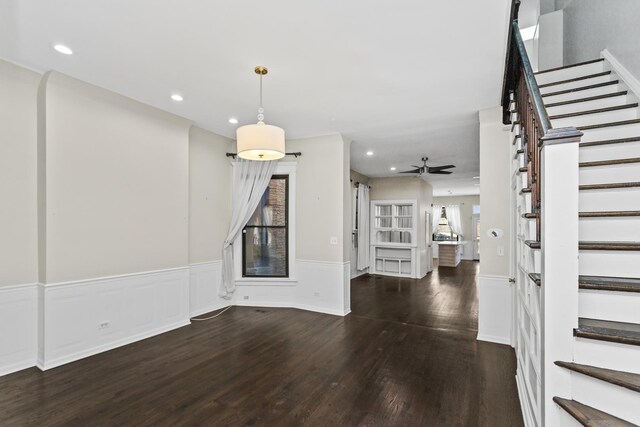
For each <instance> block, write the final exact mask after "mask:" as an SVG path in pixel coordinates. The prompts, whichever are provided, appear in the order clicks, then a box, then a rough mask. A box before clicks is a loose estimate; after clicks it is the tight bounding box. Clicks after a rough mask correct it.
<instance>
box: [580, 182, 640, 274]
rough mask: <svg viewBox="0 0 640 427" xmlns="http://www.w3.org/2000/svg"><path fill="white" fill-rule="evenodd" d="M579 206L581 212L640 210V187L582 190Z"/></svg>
mask: <svg viewBox="0 0 640 427" xmlns="http://www.w3.org/2000/svg"><path fill="white" fill-rule="evenodd" d="M578 206H579V209H580V212H590V211H602V210H607V211H637V210H640V188H622V189H612V190H581V191H580V192H579V198H578ZM614 276H615V275H614ZM639 277H640V276H639Z"/></svg>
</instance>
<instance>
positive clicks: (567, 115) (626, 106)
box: [549, 102, 638, 120]
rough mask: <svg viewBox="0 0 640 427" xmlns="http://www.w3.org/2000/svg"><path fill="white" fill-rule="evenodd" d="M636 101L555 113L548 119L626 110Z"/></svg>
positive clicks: (633, 105)
mask: <svg viewBox="0 0 640 427" xmlns="http://www.w3.org/2000/svg"><path fill="white" fill-rule="evenodd" d="M637 106H638V103H637V102H634V103H632V104H624V105H616V106H614V107H604V108H595V109H593V110H586V111H574V112H573V113H566V114H556V115H555V116H549V120H557V119H566V118H567V117H578V116H587V115H589V114H598V113H607V112H609V111H617V110H627V109H629V108H636V107H637Z"/></svg>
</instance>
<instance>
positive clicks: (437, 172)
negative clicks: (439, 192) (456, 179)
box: [429, 171, 453, 175]
mask: <svg viewBox="0 0 640 427" xmlns="http://www.w3.org/2000/svg"><path fill="white" fill-rule="evenodd" d="M429 173H432V174H436V175H449V174H451V173H453V172H451V171H429Z"/></svg>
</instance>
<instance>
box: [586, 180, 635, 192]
mask: <svg viewBox="0 0 640 427" xmlns="http://www.w3.org/2000/svg"><path fill="white" fill-rule="evenodd" d="M634 187H640V182H612V183H608V184H583V185H580V187H579V189H580V190H607V189H614V188H634Z"/></svg>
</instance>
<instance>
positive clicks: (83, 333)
mask: <svg viewBox="0 0 640 427" xmlns="http://www.w3.org/2000/svg"><path fill="white" fill-rule="evenodd" d="M40 288H41V290H42V295H43V296H42V298H43V308H44V309H43V311H42V313H41V315H42V324H43V325H44V331H42V332H43V333H42V342H41V345H40V349H39V352H40V355H39V357H38V359H39V360H38V363H39V366H40V368H41V369H50V368H53V367H55V366H59V365H62V364H64V363H69V362H72V361H74V360H78V359H81V358H84V357H87V356H90V355H93V354H96V353H99V352H102V351H106V350H110V349H112V348H115V347H118V346H121V345H125V344H129V343H132V342H134V341H138V340H141V339H144V338H148V337H150V336H153V335H157V334H159V333H162V332H166V331H168V330H171V329H175V328H177V327H180V326H184V325H186V324H188V323H189V268H188V267H182V268H174V269H167V270H161V271H154V272H148V273H136V274H131V275H122V276H116V277H108V278H101V279H91V280H80V281H75V282H66V283H53V284H46V285H40ZM104 323H107V324H108V325H107V326H106V327H101V324H104Z"/></svg>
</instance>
